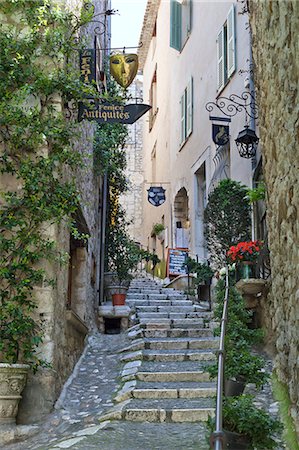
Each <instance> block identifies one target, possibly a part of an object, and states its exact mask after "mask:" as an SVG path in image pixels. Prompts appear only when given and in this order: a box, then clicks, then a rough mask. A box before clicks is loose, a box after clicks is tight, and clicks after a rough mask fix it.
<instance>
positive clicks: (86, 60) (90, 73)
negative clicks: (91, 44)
mask: <svg viewBox="0 0 299 450" xmlns="http://www.w3.org/2000/svg"><path fill="white" fill-rule="evenodd" d="M79 64H80V79H81V81H82V82H83V83H85V84H91V83H92V82H93V81H95V79H96V64H95V49H94V48H86V49H85V50H82V51H81V52H80V54H79Z"/></svg>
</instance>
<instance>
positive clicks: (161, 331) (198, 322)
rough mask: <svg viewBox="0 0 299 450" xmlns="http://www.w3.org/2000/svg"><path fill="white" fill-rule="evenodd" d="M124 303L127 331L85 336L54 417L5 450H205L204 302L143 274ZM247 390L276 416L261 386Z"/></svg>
mask: <svg viewBox="0 0 299 450" xmlns="http://www.w3.org/2000/svg"><path fill="white" fill-rule="evenodd" d="M127 304H128V305H130V307H131V308H132V321H134V322H135V325H133V326H132V327H131V328H130V329H129V330H128V331H127V332H124V333H120V334H95V335H93V336H91V337H90V338H89V341H88V346H87V348H86V349H85V351H84V353H83V355H82V357H81V358H80V360H79V362H78V364H77V366H76V368H75V371H74V373H73V375H72V376H71V377H70V379H69V381H68V382H67V383H66V385H65V388H64V390H63V392H62V395H61V397H60V398H59V400H58V402H57V404H56V408H55V411H54V412H53V413H52V414H51V415H49V416H48V417H47V418H46V420H45V422H44V423H43V425H41V426H40V428H39V431H38V433H37V434H36V435H35V436H33V437H32V438H29V439H27V440H26V441H25V442H22V443H19V444H14V445H8V446H7V449H8V450H21V449H24V448H26V450H27V449H28V450H38V449H39V450H54V449H59V448H60V449H64V448H71V449H72V450H117V449H119V448H122V449H123V450H141V449H142V450H154V449H156V450H162V449H165V448H170V449H177V450H179V449H183V448H184V450H207V449H208V443H207V440H206V427H205V423H204V422H203V421H205V420H206V419H207V416H208V415H212V416H213V415H214V408H215V394H216V389H215V387H216V386H215V382H211V381H210V380H209V375H208V373H206V372H205V369H204V366H205V364H209V362H211V361H213V360H214V358H215V352H216V350H217V347H218V338H214V337H213V328H214V327H215V326H216V325H217V324H216V323H215V322H214V321H213V316H212V313H211V312H209V311H207V307H208V304H205V303H203V304H201V305H199V304H194V303H193V302H192V301H191V300H189V299H187V296H186V294H184V293H183V292H182V291H175V290H173V289H167V288H166V289H165V288H162V284H161V283H160V282H158V281H154V280H152V279H151V278H150V277H149V276H148V275H143V276H142V277H139V278H137V279H135V280H133V282H132V283H131V287H130V289H129V292H128V297H127ZM269 363H270V362H269ZM249 389H253V387H252V386H251V387H249ZM253 392H254V393H255V395H256V402H257V404H259V405H260V406H263V407H264V408H266V409H268V410H269V411H270V412H271V414H272V415H276V414H277V410H278V407H277V403H276V402H274V400H273V398H272V394H271V388H270V385H269V384H267V385H265V386H264V388H263V390H262V391H261V392H259V393H257V392H255V391H254V390H253ZM283 448H284V447H283V446H281V447H279V450H282V449H283Z"/></svg>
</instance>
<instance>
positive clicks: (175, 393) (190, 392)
mask: <svg viewBox="0 0 299 450" xmlns="http://www.w3.org/2000/svg"><path fill="white" fill-rule="evenodd" d="M215 395H216V387H215V386H214V387H211V388H199V387H197V388H191V389H190V388H184V387H178V388H158V387H156V388H148V387H146V388H144V389H140V388H137V389H134V390H133V391H132V397H133V398H139V399H141V398H144V399H150V398H152V399H156V398H203V397H214V396H215Z"/></svg>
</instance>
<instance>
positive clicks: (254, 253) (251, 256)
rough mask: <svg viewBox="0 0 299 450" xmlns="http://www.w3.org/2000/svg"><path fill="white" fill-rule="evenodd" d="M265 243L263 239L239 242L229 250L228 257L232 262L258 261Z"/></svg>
mask: <svg viewBox="0 0 299 450" xmlns="http://www.w3.org/2000/svg"><path fill="white" fill-rule="evenodd" d="M262 246H263V243H262V242H261V241H248V242H239V244H237V245H232V246H231V247H230V249H229V250H228V252H227V257H228V259H229V261H230V262H231V263H238V262H240V261H256V260H257V258H258V256H259V254H260V251H261V248H262Z"/></svg>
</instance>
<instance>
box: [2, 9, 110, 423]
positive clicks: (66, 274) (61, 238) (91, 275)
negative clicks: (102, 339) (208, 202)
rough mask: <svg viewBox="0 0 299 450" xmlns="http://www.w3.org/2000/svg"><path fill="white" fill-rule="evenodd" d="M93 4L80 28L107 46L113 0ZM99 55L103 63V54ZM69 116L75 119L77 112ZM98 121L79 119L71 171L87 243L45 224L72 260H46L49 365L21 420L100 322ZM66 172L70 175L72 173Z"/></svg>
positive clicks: (30, 389) (39, 409)
mask: <svg viewBox="0 0 299 450" xmlns="http://www.w3.org/2000/svg"><path fill="white" fill-rule="evenodd" d="M60 3H61V5H62V6H63V5H64V7H65V8H68V9H71V10H72V11H73V12H75V11H78V12H79V11H80V8H82V7H83V3H84V2H83V1H82V0H63V1H61V2H60ZM93 4H94V14H95V15H99V16H100V17H101V18H102V20H101V23H100V24H99V23H91V24H89V25H86V26H85V27H84V29H82V30H81V31H80V34H81V35H82V37H83V39H84V42H85V43H86V47H87V48H93V47H94V45H95V36H96V28H97V29H98V30H99V29H100V28H99V27H101V30H100V33H99V34H98V46H99V48H100V49H105V51H106V50H107V48H108V47H109V46H110V17H109V16H106V15H105V14H104V13H105V11H107V10H108V9H110V8H111V2H110V0H100V1H98V0H97V1H94V2H93ZM103 51H104V50H103ZM103 51H99V53H98V54H102V52H103ZM74 59H75V60H76V61H77V60H78V59H77V58H74ZM101 60H102V62H103V63H104V55H103V54H102V58H101ZM100 64H101V63H100ZM100 69H101V70H102V69H103V67H102V66H101V67H100ZM55 102H56V105H55V106H56V107H57V108H58V110H61V109H62V107H63V105H62V101H61V98H60V97H59V96H58V95H57V99H55ZM69 120H75V121H76V120H77V116H76V117H73V118H70V119H69ZM94 127H95V125H94V124H91V123H90V122H87V123H84V122H83V123H81V124H78V125H77V128H78V131H79V138H77V141H76V144H75V148H76V150H77V151H78V152H79V153H81V154H82V156H83V161H84V164H83V165H82V166H81V167H80V168H78V169H77V173H76V174H71V175H74V176H75V179H76V183H77V188H78V191H79V193H80V205H79V208H78V211H77V212H76V214H75V215H74V216H73V221H74V223H75V225H76V227H77V229H78V231H79V232H80V233H84V234H87V235H88V236H89V237H88V239H87V240H86V242H84V243H83V241H80V240H76V239H74V238H73V237H72V234H71V232H70V230H69V228H68V227H66V226H65V225H64V224H61V225H51V226H49V227H46V226H45V234H46V235H47V237H48V238H49V239H51V240H53V241H55V242H56V245H57V248H58V249H59V251H60V252H62V253H65V254H66V255H69V260H68V261H67V262H66V264H64V265H61V264H60V263H58V262H55V261H54V262H51V263H50V262H47V263H46V267H45V269H46V272H47V275H48V276H50V277H51V278H53V279H54V280H55V285H54V286H39V287H36V288H35V298H36V301H37V305H38V308H37V310H36V314H37V316H38V318H39V319H41V321H42V326H43V331H44V340H43V343H42V345H40V347H39V349H38V352H39V353H40V354H41V355H42V358H43V359H44V360H46V361H47V362H48V363H50V365H51V366H50V368H42V369H39V370H38V372H37V373H36V374H35V375H33V374H30V375H29V379H28V382H27V385H26V388H25V390H24V392H23V398H22V400H21V402H20V406H19V414H18V418H17V421H18V423H20V424H22V423H32V422H35V421H39V420H41V419H42V417H43V416H44V415H45V414H47V413H49V412H50V411H51V410H52V409H53V407H54V404H55V401H56V400H57V398H58V396H59V394H60V392H61V389H62V387H63V384H64V383H65V381H66V380H67V378H68V377H69V375H70V374H71V372H72V370H73V368H74V366H75V364H76V362H77V361H78V359H79V357H80V355H81V353H82V351H83V349H84V346H85V338H86V336H87V335H88V333H89V332H90V331H92V330H93V329H95V328H96V317H97V309H98V303H99V300H98V291H99V283H100V279H99V277H100V271H99V267H100V253H101V252H100V242H101V239H100V236H101V230H102V224H101V208H102V201H101V198H102V177H101V176H100V174H99V173H98V172H97V170H96V165H95V164H94V163H95V161H94V157H93V134H94ZM65 176H66V177H68V174H67V173H66V175H65ZM9 187H10V188H12V189H15V187H16V186H15V181H14V180H13V179H12V177H10V179H9V180H8V179H6V177H2V179H1V180H0V189H1V190H4V189H7V188H9ZM66 260H67V258H66Z"/></svg>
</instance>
